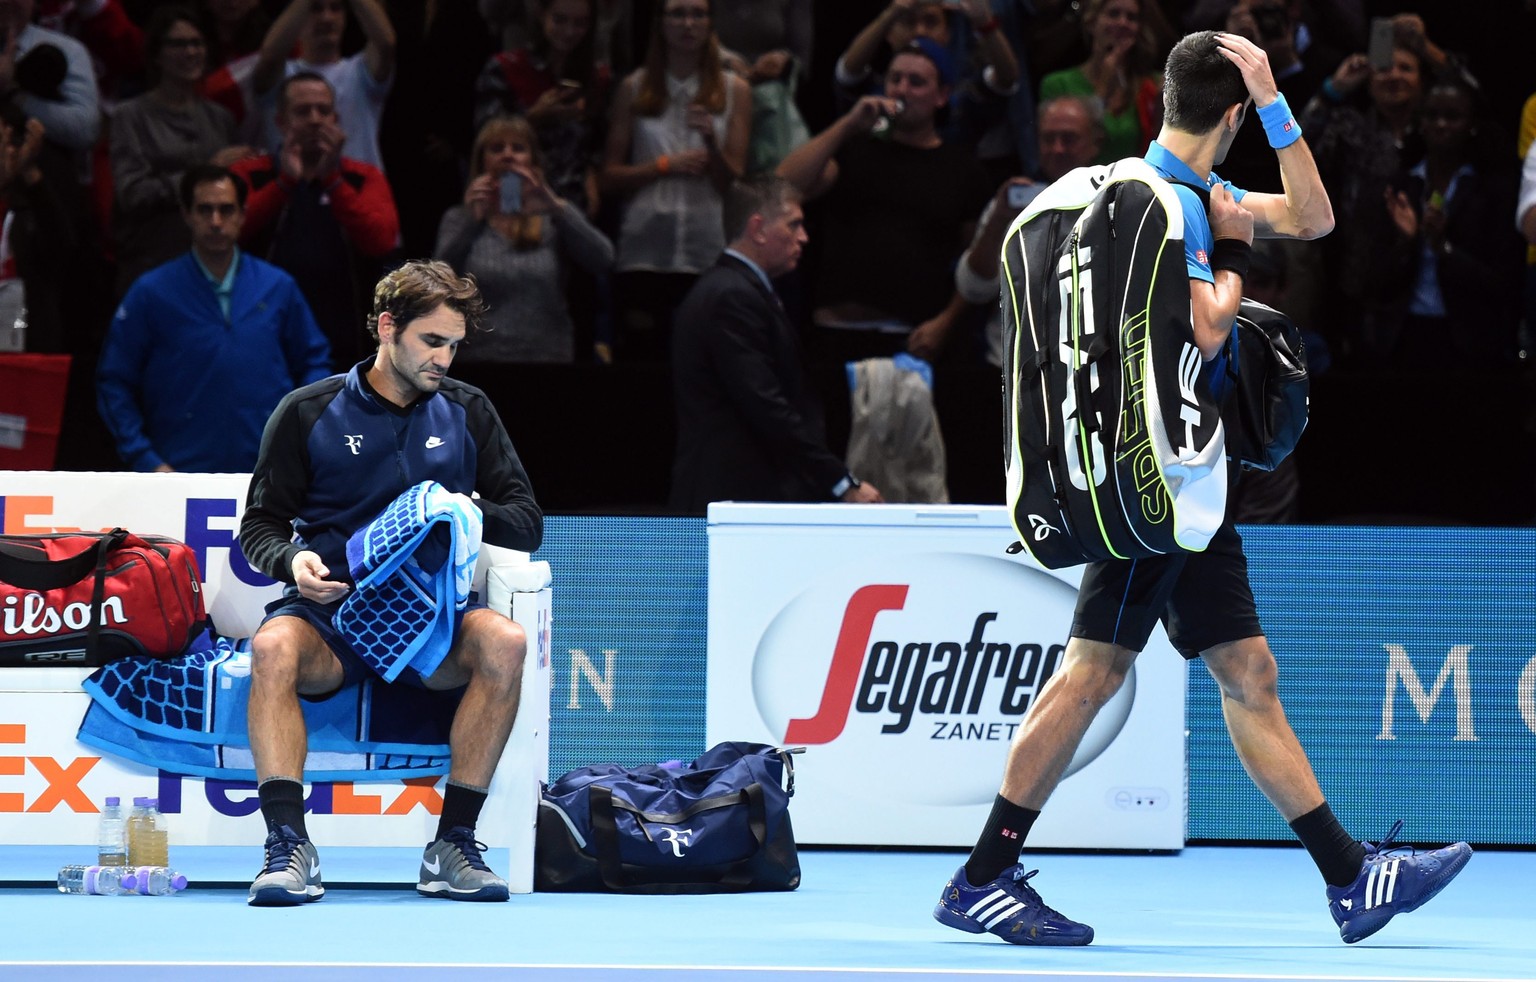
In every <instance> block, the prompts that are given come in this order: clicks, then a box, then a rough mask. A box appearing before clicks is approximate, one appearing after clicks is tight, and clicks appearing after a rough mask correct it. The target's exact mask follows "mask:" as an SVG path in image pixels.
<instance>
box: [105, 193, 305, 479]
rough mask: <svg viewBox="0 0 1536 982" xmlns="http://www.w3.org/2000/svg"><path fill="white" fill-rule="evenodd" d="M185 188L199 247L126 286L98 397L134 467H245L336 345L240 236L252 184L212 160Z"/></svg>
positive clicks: (289, 285) (186, 212) (185, 212)
mask: <svg viewBox="0 0 1536 982" xmlns="http://www.w3.org/2000/svg"><path fill="white" fill-rule="evenodd" d="M180 190H181V206H182V216H183V218H185V220H186V222H187V225H188V226H189V227H190V228H191V229H192V249H191V251H190V252H188V253H187V254H186V255H184V256H181V257H179V258H177V259H173V260H171V261H170V262H168V263H166V264H165V265H163V266H157V267H156V268H154V269H152V270H150V271H149V272H147V273H145V274H144V275H143V276H141V277H139V278H138V279H137V280H135V281H134V284H133V286H131V287H130V288H129V290H128V294H127V296H125V297H124V298H123V302H122V306H120V307H119V308H118V310H117V314H116V316H115V317H114V318H113V320H112V326H111V328H110V329H109V330H108V332H107V339H106V343H105V344H104V345H103V346H102V351H101V361H100V364H99V366H98V368H97V376H96V404H97V407H98V409H99V410H100V412H101V415H102V418H103V419H104V420H105V421H106V424H107V427H108V428H109V429H110V430H111V431H112V436H113V438H114V439H115V440H116V442H117V452H118V455H119V456H120V457H121V458H122V459H123V462H124V463H125V464H127V465H128V466H129V467H131V468H133V469H134V470H137V471H199V472H205V473H221V472H223V473H245V472H248V471H249V470H250V469H251V468H252V467H253V466H255V464H256V451H257V449H258V448H259V447H260V445H261V431H262V427H263V426H265V425H266V422H267V417H268V416H270V415H271V414H272V410H273V409H274V408H275V407H276V406H277V404H278V402H279V401H281V400H282V398H283V396H285V395H287V394H288V393H289V392H290V391H292V390H293V389H294V388H295V387H296V386H300V385H305V384H307V383H309V382H315V381H318V380H319V379H322V378H324V377H325V376H327V375H329V374H330V357H331V353H330V346H329V344H328V343H327V342H326V340H325V336H324V335H323V334H321V333H320V328H319V327H318V326H316V324H315V319H314V317H313V316H312V315H311V314H310V312H309V306H308V305H307V304H306V303H305V302H304V296H303V294H301V293H300V292H299V288H298V286H297V284H295V283H294V281H293V277H291V276H289V275H288V274H287V273H285V272H283V271H282V270H280V269H278V268H277V267H276V266H272V265H270V264H268V263H265V262H262V261H261V260H260V259H257V258H256V257H254V256H251V255H248V254H246V253H243V252H241V251H240V249H239V247H238V246H237V245H236V244H235V243H236V242H237V241H238V240H239V237H240V226H241V223H242V222H243V220H244V218H245V196H246V187H245V183H244V182H243V181H241V180H240V179H239V178H238V177H236V176H235V175H234V174H231V173H230V172H229V171H228V170H226V169H224V168H222V167H214V166H211V165H207V166H201V167H193V168H190V169H188V170H187V172H186V174H185V175H184V176H183V177H182V181H181V188H180Z"/></svg>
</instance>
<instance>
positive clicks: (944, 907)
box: [933, 864, 1093, 945]
mask: <svg viewBox="0 0 1536 982" xmlns="http://www.w3.org/2000/svg"><path fill="white" fill-rule="evenodd" d="M1038 872H1040V871H1039V870H1037V869H1032V870H1030V871H1029V872H1028V873H1026V872H1024V867H1023V865H1020V864H1016V865H1013V866H1010V867H1008V868H1007V869H1005V870H1003V872H1002V873H1001V874H999V875H998V877H997V879H995V880H993V881H992V882H990V883H987V884H985V885H983V886H979V887H973V886H971V883H970V881H969V880H967V879H966V877H965V867H964V866H962V867H960V868H959V869H958V870H956V871H955V875H954V876H952V877H950V880H949V882H948V883H946V884H944V895H943V896H942V897H940V898H939V903H938V906H936V907H934V908H933V917H934V919H935V920H937V921H938V922H939V923H940V924H947V925H949V926H950V927H953V928H958V929H959V930H961V931H965V932H967V933H970V934H981V933H982V932H984V931H991V932H992V933H993V934H995V935H997V936H998V937H1000V938H1002V939H1003V940H1004V941H1006V942H1008V943H1009V944H1026V945H1085V944H1088V943H1090V942H1091V941H1093V928H1091V927H1089V926H1088V925H1086V924H1079V923H1078V922H1077V921H1074V920H1072V919H1071V918H1068V917H1064V916H1062V914H1061V913H1059V912H1058V911H1055V910H1052V909H1051V908H1050V907H1047V906H1046V905H1045V901H1044V900H1041V899H1040V895H1039V894H1038V893H1036V892H1035V889H1034V887H1031V886H1030V885H1029V879H1030V877H1032V876H1034V875H1035V874H1036V873H1038Z"/></svg>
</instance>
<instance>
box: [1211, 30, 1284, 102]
mask: <svg viewBox="0 0 1536 982" xmlns="http://www.w3.org/2000/svg"><path fill="white" fill-rule="evenodd" d="M1216 45H1217V48H1218V50H1220V51H1221V53H1222V55H1223V56H1224V57H1225V58H1226V59H1227V60H1228V61H1230V62H1231V63H1232V64H1234V65H1236V66H1237V68H1238V71H1240V72H1242V73H1243V84H1244V85H1246V86H1247V87H1248V94H1249V95H1250V96H1252V97H1253V104H1254V105H1255V106H1267V105H1269V104H1270V103H1271V102H1274V101H1275V99H1276V98H1277V97H1278V96H1279V94H1280V90H1279V89H1277V88H1276V87H1275V76H1274V74H1273V73H1272V72H1271V71H1270V69H1269V55H1267V54H1265V53H1264V49H1263V48H1261V47H1259V46H1258V45H1256V44H1254V43H1253V42H1252V41H1250V40H1248V39H1247V38H1245V37H1243V36H1242V35H1241V34H1227V33H1224V32H1222V33H1218V34H1217V35H1216Z"/></svg>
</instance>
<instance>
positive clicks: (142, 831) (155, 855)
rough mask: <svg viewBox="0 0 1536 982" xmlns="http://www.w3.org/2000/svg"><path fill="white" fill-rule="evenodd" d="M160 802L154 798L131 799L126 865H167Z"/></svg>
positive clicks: (168, 860)
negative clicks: (131, 810)
mask: <svg viewBox="0 0 1536 982" xmlns="http://www.w3.org/2000/svg"><path fill="white" fill-rule="evenodd" d="M167 838H168V837H167V835H166V830H165V823H164V820H163V819H162V818H161V817H160V802H159V801H158V800H156V799H154V798H135V799H133V812H132V814H130V815H129V816H128V865H129V866H132V867H135V868H137V867H139V866H169V865H170V856H169V848H168V846H169V844H168V842H167Z"/></svg>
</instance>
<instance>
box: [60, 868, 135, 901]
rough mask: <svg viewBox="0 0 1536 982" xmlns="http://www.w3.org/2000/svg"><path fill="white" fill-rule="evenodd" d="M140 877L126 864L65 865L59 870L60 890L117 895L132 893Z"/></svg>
mask: <svg viewBox="0 0 1536 982" xmlns="http://www.w3.org/2000/svg"><path fill="white" fill-rule="evenodd" d="M137 886H138V878H137V877H136V876H135V875H134V873H133V871H132V870H130V869H128V868H127V867H125V866H65V867H63V868H62V869H60V870H59V892H60V893H76V894H85V895H88V896H99V897H115V896H117V895H118V894H121V893H132V892H133V891H134V889H135V888H136V887H137Z"/></svg>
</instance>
